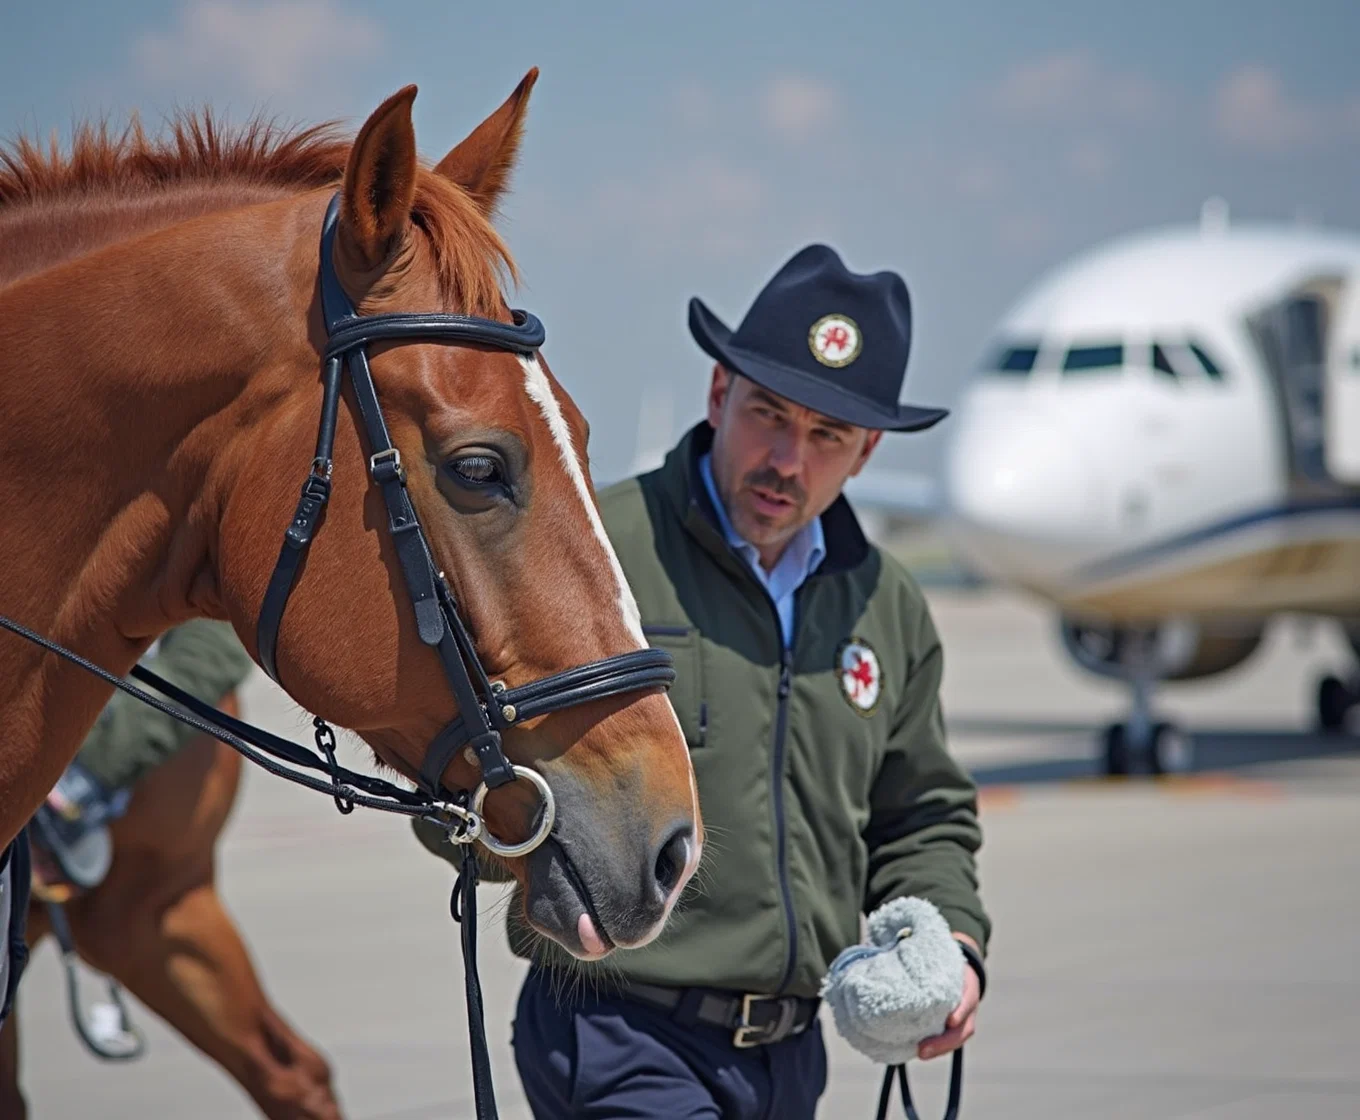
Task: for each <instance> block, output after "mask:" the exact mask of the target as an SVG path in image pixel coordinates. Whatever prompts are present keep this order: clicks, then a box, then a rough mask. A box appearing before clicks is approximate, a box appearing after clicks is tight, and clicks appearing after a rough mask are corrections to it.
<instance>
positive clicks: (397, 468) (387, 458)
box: [368, 447, 406, 486]
mask: <svg viewBox="0 0 1360 1120" xmlns="http://www.w3.org/2000/svg"><path fill="white" fill-rule="evenodd" d="M379 468H381V469H382V473H383V474H384V475H385V476H386V477H384V478H379V477H378V471H379ZM368 473H369V475H370V476H371V477H372V479H373V481H374V482H376V483H378V485H379V486H381V485H382V484H383V483H384V482H391V481H392V479H394V478H395V479H399V480H400V481H402V482H405V481H406V468H405V467H404V466H402V465H401V452H400V451H398V450H397V449H396V448H395V447H385V448H383V449H382V450H381V451H375V452H374V453H373V454H372V455H370V456H369V459H368Z"/></svg>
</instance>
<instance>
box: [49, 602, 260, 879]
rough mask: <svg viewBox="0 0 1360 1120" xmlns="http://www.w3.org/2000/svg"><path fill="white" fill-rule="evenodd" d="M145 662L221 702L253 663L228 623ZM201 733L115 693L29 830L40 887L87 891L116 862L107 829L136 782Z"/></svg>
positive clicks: (180, 629) (191, 626) (163, 641)
mask: <svg viewBox="0 0 1360 1120" xmlns="http://www.w3.org/2000/svg"><path fill="white" fill-rule="evenodd" d="M142 663H143V664H144V665H145V666H146V667H147V668H148V669H150V670H151V671H152V672H154V673H157V674H159V675H160V676H162V677H164V678H165V679H166V680H168V681H170V682H171V683H172V684H175V685H178V686H179V687H180V688H182V689H184V690H185V691H186V692H188V693H190V694H191V695H193V696H194V697H196V698H197V699H199V700H203V701H205V702H206V703H209V704H217V703H219V702H220V701H221V699H222V697H223V696H225V695H226V694H227V693H229V692H231V691H232V690H233V689H235V688H236V687H237V686H239V685H240V684H241V682H242V681H244V680H245V679H246V677H247V676H248V675H249V673H250V670H251V668H252V667H253V665H254V662H252V661H251V659H250V655H249V654H247V653H246V651H245V648H244V647H243V646H242V645H241V643H240V641H239V640H238V639H237V637H236V633H235V631H234V630H233V629H232V628H231V626H230V624H228V623H225V622H216V621H213V620H210V619H193V620H192V621H190V622H186V623H183V624H182V625H180V626H177V627H176V628H175V629H173V630H170V631H169V632H167V633H166V634H165V635H164V636H163V637H161V638H160V639H159V640H158V641H157V642H156V643H155V644H154V645H153V646H152V648H151V649H150V650H148V651H147V653H146V655H145V656H144V657H143V658H142ZM199 734H200V733H199V732H198V731H197V730H195V729H194V728H192V727H190V726H189V725H188V724H185V723H182V722H180V721H179V720H177V719H174V718H173V717H171V716H168V715H166V714H165V713H164V712H159V711H157V710H156V709H155V708H152V707H150V706H149V705H147V704H144V703H142V701H140V700H138V699H137V698H136V697H134V696H129V695H128V694H127V693H125V692H122V691H116V692H114V694H113V697H112V699H110V700H109V702H108V704H107V705H106V706H105V707H104V709H103V711H102V712H100V714H99V719H98V720H97V721H96V722H95V725H94V727H93V728H92V729H91V730H90V732H89V734H88V735H87V736H86V737H85V742H84V743H83V744H82V745H81V748H80V751H79V753H78V754H77V755H76V757H75V759H74V760H72V762H71V764H70V766H68V767H67V768H66V770H65V771H64V772H63V773H62V776H61V777H60V778H59V779H58V781H57V784H56V785H55V786H54V787H53V788H52V791H51V792H50V793H49V794H48V795H47V799H46V801H45V802H44V803H43V804H42V805H41V806H40V807H39V809H38V811H37V813H36V814H35V815H34V818H33V820H32V822H31V825H30V828H29V834H30V840H31V841H32V846H33V864H34V869H35V872H36V877H37V878H38V880H39V885H40V887H42V889H44V890H45V891H47V892H49V893H51V894H52V895H53V896H54V897H60V896H62V895H64V894H67V893H69V891H70V890H71V888H73V887H79V888H81V889H85V890H88V889H90V888H92V887H94V886H96V885H97V884H98V883H99V882H100V881H102V880H103V877H104V875H105V874H106V873H107V871H108V867H109V864H110V862H111V860H112V847H111V843H110V840H109V834H108V823H109V822H110V821H112V820H114V819H116V818H117V817H119V816H121V815H122V813H123V812H124V810H125V809H126V807H127V803H128V800H129V799H130V798H131V795H132V790H133V788H134V787H135V786H136V784H137V783H138V782H139V781H140V780H141V779H142V778H143V777H145V776H146V775H147V774H149V773H150V772H151V771H152V770H154V769H156V767H158V766H160V765H161V764H162V763H164V762H166V761H167V760H168V759H170V758H171V757H172V756H174V755H175V754H176V753H177V752H178V751H179V750H180V749H182V748H183V747H184V746H185V745H186V744H188V743H189V742H190V741H191V740H193V739H194V738H195V737H196V736H198V735H199Z"/></svg>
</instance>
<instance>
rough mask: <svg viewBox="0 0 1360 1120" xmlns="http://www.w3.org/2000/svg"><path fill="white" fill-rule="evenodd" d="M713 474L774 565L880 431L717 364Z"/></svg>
mask: <svg viewBox="0 0 1360 1120" xmlns="http://www.w3.org/2000/svg"><path fill="white" fill-rule="evenodd" d="M708 422H709V423H710V424H711V425H712V426H713V429H714V432H715V435H714V439H713V479H714V481H715V482H716V483H717V484H718V493H719V494H720V495H721V496H722V500H723V505H724V506H725V507H726V508H727V514H728V517H730V518H731V520H732V525H733V527H734V528H735V529H736V531H737V532H738V533H739V534H741V536H742V537H744V538H745V539H746V540H748V541H750V542H751V543H752V544H753V545H755V546H756V548H757V550H759V552H760V556H761V561H762V562H763V563H764V564H765V566H766V567H767V568H768V567H771V566H773V565H774V563H775V561H776V560H778V559H779V555H780V553H782V552H783V550H784V546H785V545H787V544H788V542H789V541H790V540H791V539H792V538H793V537H794V536H795V535H796V534H797V532H798V530H799V529H801V528H802V527H803V526H804V525H807V524H808V523H809V522H811V521H812V519H813V518H814V517H820V516H821V515H822V514H823V513H824V512H825V511H826V509H827V507H828V506H830V505H831V503H832V502H834V501H835V500H836V497H837V496H838V495H839V494H840V492H841V487H842V486H844V485H845V480H846V479H847V478H849V477H851V476H852V475H856V474H858V473H859V471H860V468H862V467H863V466H864V464H865V463H866V462H867V461H868V458H869V454H870V452H872V451H873V449H874V447H875V446H877V444H878V441H879V439H880V437H881V436H882V435H883V433H882V432H880V431H872V430H870V429H868V428H856V427H853V426H851V425H850V424H844V423H842V422H841V421H839V420H833V419H831V418H830V417H827V416H823V415H822V414H821V413H818V412H813V411H812V410H811V409H808V408H804V407H803V406H802V405H799V404H794V403H793V402H792V401H790V400H787V399H785V398H783V397H778V396H775V394H773V393H770V392H767V391H766V390H765V389H762V388H761V387H760V386H758V385H756V384H755V383H754V382H753V381H750V380H749V379H747V378H745V377H737V376H733V375H732V374H730V373H729V372H728V371H727V370H726V369H724V368H723V367H722V366H721V365H718V366H714V367H713V383H712V385H711V386H710V387H709V392H708Z"/></svg>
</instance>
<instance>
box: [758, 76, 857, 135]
mask: <svg viewBox="0 0 1360 1120" xmlns="http://www.w3.org/2000/svg"><path fill="white" fill-rule="evenodd" d="M760 109H761V117H762V119H763V120H764V122H765V124H766V125H767V126H768V127H769V128H770V129H772V130H773V131H774V132H775V133H777V134H778V135H779V136H781V137H783V138H784V139H785V140H791V141H795V142H798V141H804V140H808V139H811V138H812V137H814V136H815V135H816V134H817V133H818V132H819V131H822V130H824V129H827V128H829V127H830V126H831V125H833V124H834V123H835V122H836V121H837V120H838V119H839V118H840V117H841V116H842V115H843V112H842V107H841V95H840V93H839V92H838V91H837V90H836V89H835V88H834V87H832V86H830V85H828V84H827V83H825V82H822V81H818V80H817V79H816V78H805V77H798V76H793V75H790V76H785V77H780V78H775V79H774V80H773V81H771V82H770V83H769V84H768V85H766V87H765V88H764V89H763V90H762V91H761V95H760Z"/></svg>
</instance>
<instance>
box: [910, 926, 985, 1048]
mask: <svg viewBox="0 0 1360 1120" xmlns="http://www.w3.org/2000/svg"><path fill="white" fill-rule="evenodd" d="M954 937H955V938H956V939H958V940H959V941H966V942H967V943H968V944H969V945H971V946H972V947H973V948H974V949H977V948H978V943H977V942H976V941H974V940H973V939H972V938H971V937H969V936H968V935H967V934H966V933H956V934H954ZM979 952H981V950H979ZM981 989H982V985H981V984H980V983H979V982H978V975H977V973H976V972H974V971H973V969H972V967H971V966H970V965H968V964H967V963H966V962H965V964H964V966H963V998H962V999H960V1000H959V1005H958V1007H956V1008H954V1010H953V1011H952V1012H950V1015H949V1018H948V1019H946V1020H945V1021H944V1025H945V1031H944V1033H943V1034H937V1035H935V1036H934V1037H933V1038H927V1039H924V1040H923V1041H922V1042H921V1044H920V1045H919V1046H918V1047H917V1048H916V1053H917V1055H918V1056H919V1057H920V1058H922V1059H923V1060H924V1059H927V1058H938V1057H939V1056H940V1055H941V1054H948V1053H949V1052H950V1051H952V1050H957V1049H958V1048H959V1047H960V1046H962V1045H963V1044H964V1043H965V1042H967V1041H968V1040H969V1039H970V1038H972V1037H973V1031H974V1030H975V1029H976V1020H977V1008H978V998H979V993H980V992H981Z"/></svg>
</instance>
